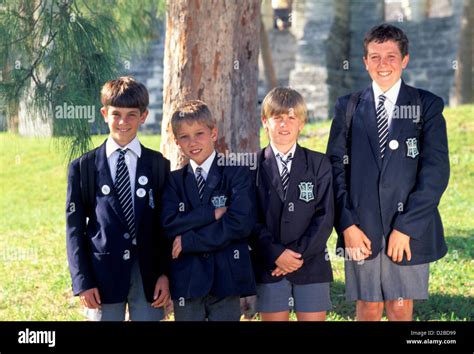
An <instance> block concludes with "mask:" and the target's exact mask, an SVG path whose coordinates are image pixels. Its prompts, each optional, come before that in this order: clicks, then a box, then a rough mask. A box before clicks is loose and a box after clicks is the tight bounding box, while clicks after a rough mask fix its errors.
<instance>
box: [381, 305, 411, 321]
mask: <svg viewBox="0 0 474 354" xmlns="http://www.w3.org/2000/svg"><path fill="white" fill-rule="evenodd" d="M385 311H386V312H387V318H388V320H389V321H411V320H413V300H388V301H385Z"/></svg>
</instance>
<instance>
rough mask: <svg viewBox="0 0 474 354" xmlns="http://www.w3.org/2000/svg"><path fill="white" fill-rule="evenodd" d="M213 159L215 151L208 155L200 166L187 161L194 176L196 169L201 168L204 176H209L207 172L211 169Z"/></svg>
mask: <svg viewBox="0 0 474 354" xmlns="http://www.w3.org/2000/svg"><path fill="white" fill-rule="evenodd" d="M214 157H216V150H214V151H213V152H212V154H210V155H209V157H208V158H207V159H206V160H205V161H204V162H203V163H202V164H201V165H198V164H197V163H196V162H194V160H189V163H190V164H191V168H192V169H193V172H194V174H196V168H198V167H201V168H202V169H203V170H204V172H205V173H206V174H209V170H210V169H211V166H212V162H213V161H214Z"/></svg>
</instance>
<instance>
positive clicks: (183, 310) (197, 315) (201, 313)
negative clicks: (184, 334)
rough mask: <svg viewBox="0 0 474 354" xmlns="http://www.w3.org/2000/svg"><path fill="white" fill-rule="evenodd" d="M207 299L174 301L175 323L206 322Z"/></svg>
mask: <svg viewBox="0 0 474 354" xmlns="http://www.w3.org/2000/svg"><path fill="white" fill-rule="evenodd" d="M204 299H205V297H199V298H196V299H178V300H173V309H174V320H175V321H205V320H206V317H207V316H206V307H205V303H204Z"/></svg>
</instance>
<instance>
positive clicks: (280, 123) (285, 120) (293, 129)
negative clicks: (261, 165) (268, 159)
mask: <svg viewBox="0 0 474 354" xmlns="http://www.w3.org/2000/svg"><path fill="white" fill-rule="evenodd" d="M262 123H263V127H264V128H265V130H266V131H267V132H268V137H269V139H270V141H271V142H272V144H273V145H274V146H275V147H276V148H277V149H278V151H280V152H281V153H283V154H286V153H287V152H288V151H290V149H291V148H292V146H293V145H294V144H295V143H296V140H297V139H298V135H299V134H300V132H301V130H303V127H304V120H303V119H300V118H298V117H297V116H296V115H295V114H294V113H293V112H292V110H290V112H289V114H285V113H282V114H277V115H274V116H271V117H269V118H266V117H265V116H262Z"/></svg>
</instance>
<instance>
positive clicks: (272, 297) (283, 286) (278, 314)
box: [257, 278, 294, 321]
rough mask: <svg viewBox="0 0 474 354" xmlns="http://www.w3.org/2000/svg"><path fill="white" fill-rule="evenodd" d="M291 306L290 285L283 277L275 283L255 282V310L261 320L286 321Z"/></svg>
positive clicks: (291, 294)
mask: <svg viewBox="0 0 474 354" xmlns="http://www.w3.org/2000/svg"><path fill="white" fill-rule="evenodd" d="M293 306H294V298H293V291H292V285H291V283H290V282H289V281H288V280H286V279H285V278H283V279H282V280H280V281H279V282H276V283H262V284H257V312H259V313H260V317H261V319H262V321H288V320H289V319H290V309H291V308H292V307H293Z"/></svg>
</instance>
